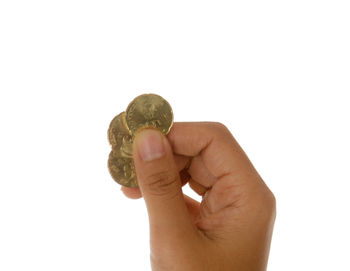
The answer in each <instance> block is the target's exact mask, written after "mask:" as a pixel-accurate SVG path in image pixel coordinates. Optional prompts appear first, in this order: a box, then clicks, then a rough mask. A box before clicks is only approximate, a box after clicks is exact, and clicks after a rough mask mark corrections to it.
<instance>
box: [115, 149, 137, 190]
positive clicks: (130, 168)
mask: <svg viewBox="0 0 350 271" xmlns="http://www.w3.org/2000/svg"><path fill="white" fill-rule="evenodd" d="M108 170H109V173H110V174H111V176H112V178H113V179H114V180H115V181H116V182H117V183H119V184H120V185H123V186H126V187H137V186H138V184H137V178H136V173H135V166H134V162H133V159H130V158H124V157H116V156H114V154H113V151H111V152H110V154H109V158H108Z"/></svg>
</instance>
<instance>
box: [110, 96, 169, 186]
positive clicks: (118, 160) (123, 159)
mask: <svg viewBox="0 0 350 271" xmlns="http://www.w3.org/2000/svg"><path fill="white" fill-rule="evenodd" d="M172 125H173V111H172V109H171V106H170V104H169V103H168V102H167V101H166V100H165V99H163V98H162V97H160V96H159V95H156V94H143V95H140V96H138V97H136V98H135V99H134V100H133V101H132V102H131V103H130V104H129V105H128V107H127V109H126V112H122V113H120V114H119V115H117V116H116V117H114V119H113V120H112V121H111V124H110V125H109V128H108V141H109V143H110V144H111V146H112V151H111V152H110V154H109V159H108V170H109V172H110V174H111V176H112V178H113V179H114V180H115V181H116V182H117V183H119V184H121V185H123V186H127V187H137V186H138V184H137V178H136V172H135V167H134V161H133V157H132V143H133V138H134V136H135V134H136V133H137V131H139V130H140V129H142V128H155V129H159V130H160V131H161V132H162V133H163V134H165V135H167V134H168V133H169V131H170V129H171V127H172Z"/></svg>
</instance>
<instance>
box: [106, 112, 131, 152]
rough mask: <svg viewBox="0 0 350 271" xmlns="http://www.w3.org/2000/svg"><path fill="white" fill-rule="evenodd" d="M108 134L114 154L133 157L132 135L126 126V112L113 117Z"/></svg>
mask: <svg viewBox="0 0 350 271" xmlns="http://www.w3.org/2000/svg"><path fill="white" fill-rule="evenodd" d="M107 134H108V141H109V143H110V144H111V146H112V150H113V153H114V156H117V157H124V158H132V137H131V135H130V132H129V130H128V128H127V126H126V122H125V112H122V113H120V114H119V115H117V116H116V117H115V118H113V120H112V121H111V123H110V125H109V128H108V132H107Z"/></svg>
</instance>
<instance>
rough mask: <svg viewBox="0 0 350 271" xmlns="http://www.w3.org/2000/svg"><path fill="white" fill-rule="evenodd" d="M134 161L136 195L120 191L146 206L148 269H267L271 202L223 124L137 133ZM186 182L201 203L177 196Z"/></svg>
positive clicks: (128, 190)
mask: <svg viewBox="0 0 350 271" xmlns="http://www.w3.org/2000/svg"><path fill="white" fill-rule="evenodd" d="M156 142H160V143H161V149H160V150H159V148H157V147H156V146H158V145H157V144H155V143H156ZM158 147H159V146H158ZM147 151H148V155H149V154H150V153H151V156H149V157H147V156H146V159H145V152H146V154H147ZM152 152H153V153H152ZM133 157H134V163H135V168H136V174H137V177H138V181H139V188H127V187H122V191H123V193H124V194H125V195H126V196H127V197H129V198H132V199H138V198H141V197H143V198H144V200H145V203H146V206H147V211H148V215H149V223H150V244H151V255H150V257H151V265H152V270H154V271H158V270H162V271H163V270H181V271H186V270H191V271H196V270H198V271H199V270H200V271H203V270H223V271H225V270H239V271H243V270H249V271H261V270H266V266H267V260H268V255H269V250H270V243H271V236H272V231H273V225H274V221H275V215H276V203H275V197H274V195H273V194H272V192H271V191H270V190H269V188H268V187H267V186H266V184H265V183H264V181H263V180H262V178H261V177H260V175H259V174H258V172H257V171H256V170H255V168H254V167H253V165H252V164H251V162H250V161H249V159H248V157H247V156H246V154H245V153H244V151H243V150H242V149H241V147H240V146H239V144H238V143H237V142H236V140H235V139H234V137H233V136H232V134H231V133H230V131H229V130H228V129H227V128H226V127H225V126H224V125H222V124H220V123H212V122H199V123H189V122H188V123H174V126H173V127H172V129H171V132H170V133H169V134H168V136H167V137H165V136H163V135H162V134H161V133H160V132H158V131H156V130H152V129H144V130H141V131H140V132H138V133H137V134H136V136H135V138H134V144H133ZM152 158H153V159H152ZM187 182H189V185H190V186H191V188H192V189H193V190H194V191H196V192H197V193H198V194H200V195H201V196H202V201H201V202H197V201H195V200H194V199H192V198H190V197H188V196H186V195H184V194H183V193H182V189H181V188H182V186H183V185H184V184H186V183H187Z"/></svg>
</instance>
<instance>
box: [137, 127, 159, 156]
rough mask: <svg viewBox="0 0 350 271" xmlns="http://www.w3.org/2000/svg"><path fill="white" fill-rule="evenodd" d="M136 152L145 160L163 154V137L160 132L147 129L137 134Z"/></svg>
mask: <svg viewBox="0 0 350 271" xmlns="http://www.w3.org/2000/svg"><path fill="white" fill-rule="evenodd" d="M137 137H138V138H137V139H136V140H137V146H138V152H139V155H140V157H141V159H142V160H143V161H145V162H148V161H153V160H156V159H158V158H160V157H162V156H163V155H164V153H165V152H164V145H163V138H162V135H161V133H160V132H158V131H156V130H152V129H147V130H143V131H141V132H139V134H138V135H137Z"/></svg>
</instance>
